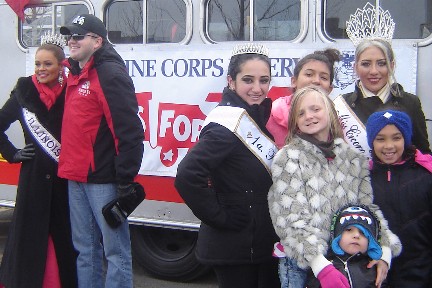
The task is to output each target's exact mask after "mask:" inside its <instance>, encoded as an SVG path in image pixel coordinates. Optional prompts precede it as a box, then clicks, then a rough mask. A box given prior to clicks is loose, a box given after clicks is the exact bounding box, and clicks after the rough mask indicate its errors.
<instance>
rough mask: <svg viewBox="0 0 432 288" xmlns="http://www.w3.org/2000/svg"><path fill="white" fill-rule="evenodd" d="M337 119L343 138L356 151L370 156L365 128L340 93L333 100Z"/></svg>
mask: <svg viewBox="0 0 432 288" xmlns="http://www.w3.org/2000/svg"><path fill="white" fill-rule="evenodd" d="M333 103H334V105H335V108H336V111H337V113H338V116H339V121H340V123H341V125H342V130H343V132H344V136H345V140H346V141H347V142H348V143H349V144H350V145H351V146H352V147H353V148H354V149H356V150H357V151H358V152H360V153H362V154H363V155H365V156H366V157H367V158H369V159H370V158H371V149H370V147H369V144H368V142H367V136H366V128H365V126H364V124H363V123H362V122H361V121H360V119H358V117H357V115H356V114H355V113H354V111H352V110H351V108H350V107H349V106H348V104H347V103H346V101H345V99H344V98H343V96H342V95H339V96H338V97H336V99H334V100H333Z"/></svg>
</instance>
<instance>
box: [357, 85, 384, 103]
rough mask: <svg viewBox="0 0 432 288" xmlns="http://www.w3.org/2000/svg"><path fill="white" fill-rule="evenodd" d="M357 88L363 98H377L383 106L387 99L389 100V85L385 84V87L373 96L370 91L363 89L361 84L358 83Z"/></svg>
mask: <svg viewBox="0 0 432 288" xmlns="http://www.w3.org/2000/svg"><path fill="white" fill-rule="evenodd" d="M358 86H359V88H360V91H361V92H362V94H363V97H364V98H369V97H375V96H376V97H378V98H380V99H381V101H382V102H383V103H384V104H385V103H386V102H387V101H388V99H389V98H390V85H389V84H388V83H387V84H386V85H384V87H383V88H381V90H380V91H378V94H376V95H375V94H374V93H372V92H371V91H369V90H368V89H366V88H365V87H363V84H362V83H361V82H359V83H358Z"/></svg>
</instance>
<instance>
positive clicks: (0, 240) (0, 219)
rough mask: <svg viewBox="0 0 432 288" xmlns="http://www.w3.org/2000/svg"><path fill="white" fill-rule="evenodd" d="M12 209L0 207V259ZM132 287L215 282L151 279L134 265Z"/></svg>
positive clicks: (194, 287) (210, 287)
mask: <svg viewBox="0 0 432 288" xmlns="http://www.w3.org/2000/svg"><path fill="white" fill-rule="evenodd" d="M12 214H13V208H3V207H0V259H1V257H2V256H3V250H4V246H5V242H6V238H7V233H8V230H9V226H10V222H11V219H12ZM133 271H134V287H135V288H186V287H191V288H216V287H217V281H216V277H215V276H214V274H213V273H209V274H208V275H204V276H203V277H201V278H199V279H197V280H195V281H194V282H191V283H182V282H172V281H166V280H162V279H157V278H154V277H152V276H151V275H150V274H149V273H147V272H146V271H145V270H144V269H143V268H142V267H140V266H139V265H138V264H134V267H133Z"/></svg>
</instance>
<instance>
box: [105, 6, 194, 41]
mask: <svg viewBox="0 0 432 288" xmlns="http://www.w3.org/2000/svg"><path fill="white" fill-rule="evenodd" d="M144 3H146V6H145V9H144ZM107 7H108V8H107V29H108V38H109V39H110V41H111V42H113V43H119V44H120V43H143V41H144V40H143V38H144V34H143V31H144V29H143V27H144V25H143V21H144V20H143V19H144V16H143V15H146V22H147V23H146V27H147V29H146V36H145V38H146V39H145V43H178V42H181V41H182V40H183V39H184V38H185V36H186V18H187V15H186V3H185V1H184V0H146V1H145V2H144V1H113V2H111V3H110V4H109V5H108V6H107Z"/></svg>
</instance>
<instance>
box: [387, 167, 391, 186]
mask: <svg viewBox="0 0 432 288" xmlns="http://www.w3.org/2000/svg"><path fill="white" fill-rule="evenodd" d="M390 181H391V171H390V166H388V167H387V182H390Z"/></svg>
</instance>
